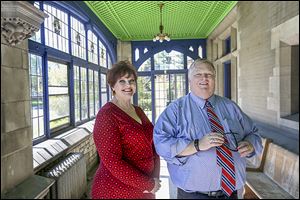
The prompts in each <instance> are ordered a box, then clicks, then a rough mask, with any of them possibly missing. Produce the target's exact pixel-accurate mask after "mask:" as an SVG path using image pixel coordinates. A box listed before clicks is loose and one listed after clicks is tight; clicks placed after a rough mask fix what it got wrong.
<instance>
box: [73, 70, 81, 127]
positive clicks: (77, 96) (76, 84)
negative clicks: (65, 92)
mask: <svg viewBox="0 0 300 200" xmlns="http://www.w3.org/2000/svg"><path fill="white" fill-rule="evenodd" d="M79 70H80V68H79V66H74V98H75V122H78V121H80V94H79V93H80V91H79V88H80V84H79Z"/></svg>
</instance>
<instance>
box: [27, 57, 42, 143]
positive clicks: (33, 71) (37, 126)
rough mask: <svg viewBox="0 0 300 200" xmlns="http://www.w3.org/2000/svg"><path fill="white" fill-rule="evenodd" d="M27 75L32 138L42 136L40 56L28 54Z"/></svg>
mask: <svg viewBox="0 0 300 200" xmlns="http://www.w3.org/2000/svg"><path fill="white" fill-rule="evenodd" d="M29 76H30V97H31V118H32V132H33V139H35V138H38V137H40V136H43V135H44V134H45V130H44V101H43V98H44V95H43V89H44V88H43V71H42V57H41V56H37V55H34V54H29Z"/></svg>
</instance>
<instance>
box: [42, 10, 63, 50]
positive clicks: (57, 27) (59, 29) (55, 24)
mask: <svg viewBox="0 0 300 200" xmlns="http://www.w3.org/2000/svg"><path fill="white" fill-rule="evenodd" d="M44 12H45V13H46V14H48V15H49V17H48V18H46V19H45V34H46V36H47V37H45V42H46V45H47V46H50V47H53V48H55V49H58V50H61V51H63V52H66V53H69V48H68V45H67V44H68V40H69V35H68V26H69V25H68V19H67V17H66V16H67V14H66V13H65V12H63V11H61V10H59V9H57V8H55V7H52V6H50V5H47V4H44Z"/></svg>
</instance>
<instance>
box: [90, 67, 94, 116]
mask: <svg viewBox="0 0 300 200" xmlns="http://www.w3.org/2000/svg"><path fill="white" fill-rule="evenodd" d="M89 101H90V102H89V103H90V117H93V116H95V107H94V106H95V99H94V71H93V70H90V69H89Z"/></svg>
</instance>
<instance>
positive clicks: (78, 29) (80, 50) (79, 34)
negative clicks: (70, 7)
mask: <svg viewBox="0 0 300 200" xmlns="http://www.w3.org/2000/svg"><path fill="white" fill-rule="evenodd" d="M85 37H86V35H85V30H84V25H83V24H82V23H81V22H79V21H78V20H77V19H75V18H74V17H71V41H72V55H74V56H77V57H79V58H82V59H86V55H85V49H86V44H85Z"/></svg>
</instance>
